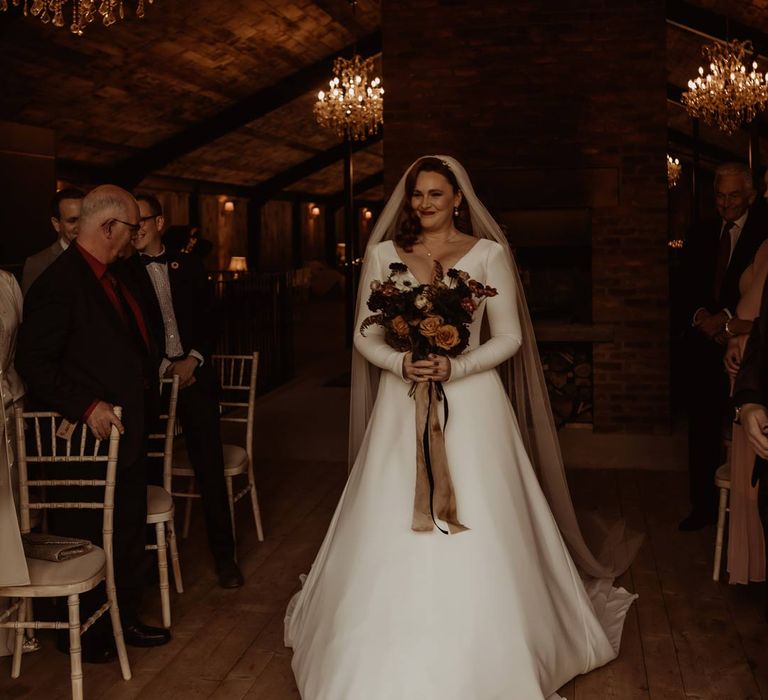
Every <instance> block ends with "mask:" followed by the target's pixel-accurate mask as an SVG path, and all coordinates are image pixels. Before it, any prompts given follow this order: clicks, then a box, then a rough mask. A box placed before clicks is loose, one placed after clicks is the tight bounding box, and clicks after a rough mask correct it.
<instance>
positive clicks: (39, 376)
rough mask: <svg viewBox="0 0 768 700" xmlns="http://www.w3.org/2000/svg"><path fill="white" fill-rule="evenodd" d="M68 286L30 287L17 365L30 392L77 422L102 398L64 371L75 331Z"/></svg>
mask: <svg viewBox="0 0 768 700" xmlns="http://www.w3.org/2000/svg"><path fill="white" fill-rule="evenodd" d="M67 291H68V290H67V289H66V286H65V285H64V286H60V287H59V286H57V285H56V284H54V283H53V280H51V281H50V282H49V281H47V280H46V282H45V283H43V281H42V280H41V282H40V284H36V285H34V286H33V287H32V288H30V291H29V293H28V294H27V297H26V299H25V301H24V322H23V323H22V324H21V328H20V329H19V337H18V343H17V346H16V358H15V366H16V369H17V371H18V372H19V374H20V375H21V377H22V378H23V379H24V381H25V382H26V384H27V387H28V388H29V390H30V392H31V393H32V394H33V395H35V396H37V397H39V398H40V399H42V400H44V401H45V403H46V404H47V406H48V407H49V408H50V409H51V410H54V411H58V412H59V413H61V414H62V415H63V416H64V417H65V418H67V420H69V421H71V422H76V421H79V420H82V419H83V418H84V417H86V413H87V412H88V410H89V408H90V409H92V408H93V407H94V406H95V402H96V401H97V400H98V398H99V397H97V396H94V395H93V394H92V393H91V392H90V391H88V390H86V389H85V388H84V387H83V386H81V385H80V384H78V383H76V382H74V381H72V379H71V378H70V375H69V374H68V373H67V372H66V371H65V366H64V363H65V362H66V360H65V354H66V352H65V351H66V345H67V342H68V340H69V337H70V334H71V333H73V332H76V331H75V330H74V329H73V319H72V308H73V300H72V298H71V295H70V294H68V293H67Z"/></svg>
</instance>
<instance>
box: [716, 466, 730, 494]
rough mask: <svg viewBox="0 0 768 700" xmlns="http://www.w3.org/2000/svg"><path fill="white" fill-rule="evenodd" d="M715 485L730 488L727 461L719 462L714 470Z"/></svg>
mask: <svg viewBox="0 0 768 700" xmlns="http://www.w3.org/2000/svg"><path fill="white" fill-rule="evenodd" d="M715 486H717V487H718V488H721V489H729V488H731V465H730V463H729V462H726V463H725V464H721V465H720V466H719V467H718V469H717V471H716V472H715Z"/></svg>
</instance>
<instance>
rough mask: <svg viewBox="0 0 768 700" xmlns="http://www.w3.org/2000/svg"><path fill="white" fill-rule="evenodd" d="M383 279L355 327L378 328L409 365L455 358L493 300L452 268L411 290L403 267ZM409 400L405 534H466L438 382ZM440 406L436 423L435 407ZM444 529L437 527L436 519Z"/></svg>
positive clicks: (417, 389) (416, 386) (419, 386)
mask: <svg viewBox="0 0 768 700" xmlns="http://www.w3.org/2000/svg"><path fill="white" fill-rule="evenodd" d="M389 270H390V272H389V276H388V277H387V279H386V280H384V281H383V282H381V281H380V280H374V281H373V282H371V296H370V298H369V299H368V308H369V309H370V310H371V311H373V312H374V313H373V315H371V316H368V317H367V318H366V319H365V320H364V321H363V322H362V324H361V325H360V333H362V334H363V335H365V331H366V329H368V328H370V327H371V326H373V325H377V324H378V325H380V326H382V327H383V328H384V338H385V340H386V342H387V344H388V345H390V346H391V347H393V348H394V349H395V350H399V351H401V352H407V351H411V353H412V354H413V359H414V360H423V359H424V358H426V357H427V356H428V355H429V354H430V353H433V354H435V355H446V356H448V357H456V356H457V355H460V354H461V353H462V352H463V351H464V350H465V349H466V348H467V345H468V343H469V324H470V323H471V322H472V316H473V314H474V313H475V310H476V309H477V307H478V305H479V304H480V301H481V300H482V299H484V298H486V297H493V296H496V294H497V292H496V290H495V289H494V288H493V287H489V286H487V285H484V284H481V283H480V282H477V281H476V280H473V279H470V277H469V275H468V274H467V273H466V272H464V271H463V270H456V269H454V268H452V269H450V270H448V272H447V274H445V275H443V268H442V265H440V263H439V262H437V261H435V268H434V274H433V276H432V281H431V282H430V283H429V284H418V285H414V284H413V283H412V282H411V280H410V279H408V277H407V273H408V268H407V267H406V266H405V265H404V264H403V263H397V262H395V263H392V264H391V265H390V266H389ZM410 395H411V396H412V397H413V398H414V400H415V401H416V437H417V440H416V490H415V493H414V499H413V518H412V521H411V529H412V530H415V531H416V532H431V531H432V529H433V527H435V526H436V527H437V528H438V530H440V531H441V532H442V533H444V534H446V535H447V534H449V532H450V534H455V533H459V532H462V531H464V530H467V529H468V528H467V527H466V526H465V525H463V524H462V523H461V521H460V520H459V517H458V513H457V508H456V495H455V493H454V491H453V482H452V480H451V475H450V471H449V469H448V457H447V454H446V450H445V436H444V433H443V431H444V429H445V426H446V424H447V422H448V399H447V398H446V396H445V393H444V392H443V387H442V384H441V383H440V382H434V381H431V380H430V381H429V382H418V383H417V382H414V383H413V385H412V386H411V391H410ZM440 403H442V404H443V412H444V419H443V420H442V421H441V419H440V412H439V410H438V405H439V404H440ZM436 518H437V519H440V520H442V521H443V522H445V523H446V525H447V528H448V529H447V530H445V529H443V528H442V527H440V525H439V524H438V522H437V519H436Z"/></svg>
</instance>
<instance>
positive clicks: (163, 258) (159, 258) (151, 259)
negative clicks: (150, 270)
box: [141, 253, 168, 265]
mask: <svg viewBox="0 0 768 700" xmlns="http://www.w3.org/2000/svg"><path fill="white" fill-rule="evenodd" d="M141 262H143V263H144V264H145V265H151V264H152V263H157V264H158V265H165V264H166V263H167V262H168V256H167V255H166V254H165V253H162V254H160V255H145V254H144V253H141Z"/></svg>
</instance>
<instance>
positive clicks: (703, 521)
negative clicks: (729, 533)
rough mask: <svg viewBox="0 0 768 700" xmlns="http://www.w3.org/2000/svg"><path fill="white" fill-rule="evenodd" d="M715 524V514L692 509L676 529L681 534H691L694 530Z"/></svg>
mask: <svg viewBox="0 0 768 700" xmlns="http://www.w3.org/2000/svg"><path fill="white" fill-rule="evenodd" d="M716 522H717V513H714V512H712V511H703V510H695V509H694V510H692V511H691V512H690V513H689V514H688V515H687V516H686V517H685V518H683V519H682V520H681V521H680V524H679V525H678V526H677V529H678V530H680V531H681V532H693V531H694V530H701V529H703V528H705V527H707V526H708V525H714V524H715V523H716Z"/></svg>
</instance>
